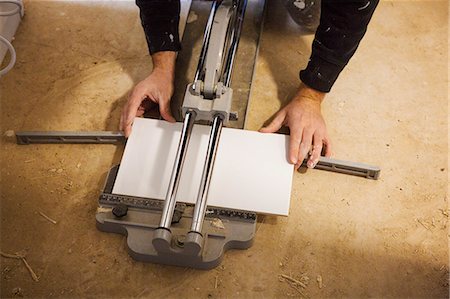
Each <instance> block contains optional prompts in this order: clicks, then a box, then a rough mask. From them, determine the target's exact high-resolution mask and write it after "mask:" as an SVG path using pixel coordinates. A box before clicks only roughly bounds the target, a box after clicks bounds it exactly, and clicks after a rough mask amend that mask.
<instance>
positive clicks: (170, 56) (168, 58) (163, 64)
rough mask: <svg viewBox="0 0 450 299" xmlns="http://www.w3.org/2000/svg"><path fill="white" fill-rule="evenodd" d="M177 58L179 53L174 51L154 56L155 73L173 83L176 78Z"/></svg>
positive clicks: (162, 52)
mask: <svg viewBox="0 0 450 299" xmlns="http://www.w3.org/2000/svg"><path fill="white" fill-rule="evenodd" d="M176 57H177V53H176V52H173V51H160V52H157V53H155V54H153V55H152V61H153V72H159V73H160V74H162V75H164V76H165V77H166V78H168V79H170V80H171V81H173V79H174V76H175V61H176Z"/></svg>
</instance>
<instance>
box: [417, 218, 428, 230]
mask: <svg viewBox="0 0 450 299" xmlns="http://www.w3.org/2000/svg"><path fill="white" fill-rule="evenodd" d="M416 221H417V222H419V223H420V224H421V225H422V226H423V227H425V228H426V229H427V230H429V231H430V232H431V229H430V228H429V227H428V225H426V224H425V223H424V222H423V221H422V220H420V219H416Z"/></svg>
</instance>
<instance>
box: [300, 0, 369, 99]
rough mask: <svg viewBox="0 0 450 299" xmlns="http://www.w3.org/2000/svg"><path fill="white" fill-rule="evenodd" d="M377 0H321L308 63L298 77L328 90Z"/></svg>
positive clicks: (348, 55)
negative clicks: (318, 19) (319, 15)
mask: <svg viewBox="0 0 450 299" xmlns="http://www.w3.org/2000/svg"><path fill="white" fill-rule="evenodd" d="M377 4H378V0H371V1H368V0H359V1H357V0H354V1H336V0H322V11H321V17H320V25H319V27H318V28H317V31H316V35H315V38H314V41H313V45H312V54H311V58H310V60H309V63H308V66H307V68H306V69H305V70H303V71H301V72H300V78H301V80H302V81H303V82H304V83H305V84H306V85H308V86H309V87H311V88H314V89H316V90H319V91H321V92H329V91H330V89H331V87H332V86H333V84H334V82H335V81H336V79H337V77H338V76H339V74H340V72H341V71H342V70H343V69H344V67H345V66H346V65H347V63H348V62H349V60H350V58H351V57H352V56H353V54H354V53H355V51H356V49H357V48H358V45H359V42H360V41H361V39H362V38H363V36H364V34H365V33H366V30H367V26H368V24H369V22H370V19H371V17H372V15H373V12H374V11H375V8H376V6H377Z"/></svg>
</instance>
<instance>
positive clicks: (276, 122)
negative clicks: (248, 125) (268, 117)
mask: <svg viewBox="0 0 450 299" xmlns="http://www.w3.org/2000/svg"><path fill="white" fill-rule="evenodd" d="M284 118H285V114H284V112H283V111H280V112H278V113H277V115H276V116H275V118H274V119H273V120H272V121H271V122H270V124H268V125H267V126H265V127H263V128H261V129H260V130H259V131H260V132H261V133H275V132H276V131H278V130H279V129H281V126H282V125H283V122H284Z"/></svg>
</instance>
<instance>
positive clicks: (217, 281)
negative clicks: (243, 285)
mask: <svg viewBox="0 0 450 299" xmlns="http://www.w3.org/2000/svg"><path fill="white" fill-rule="evenodd" d="M218 283H219V276H216V280H215V282H214V288H215V289H217V285H218Z"/></svg>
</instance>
